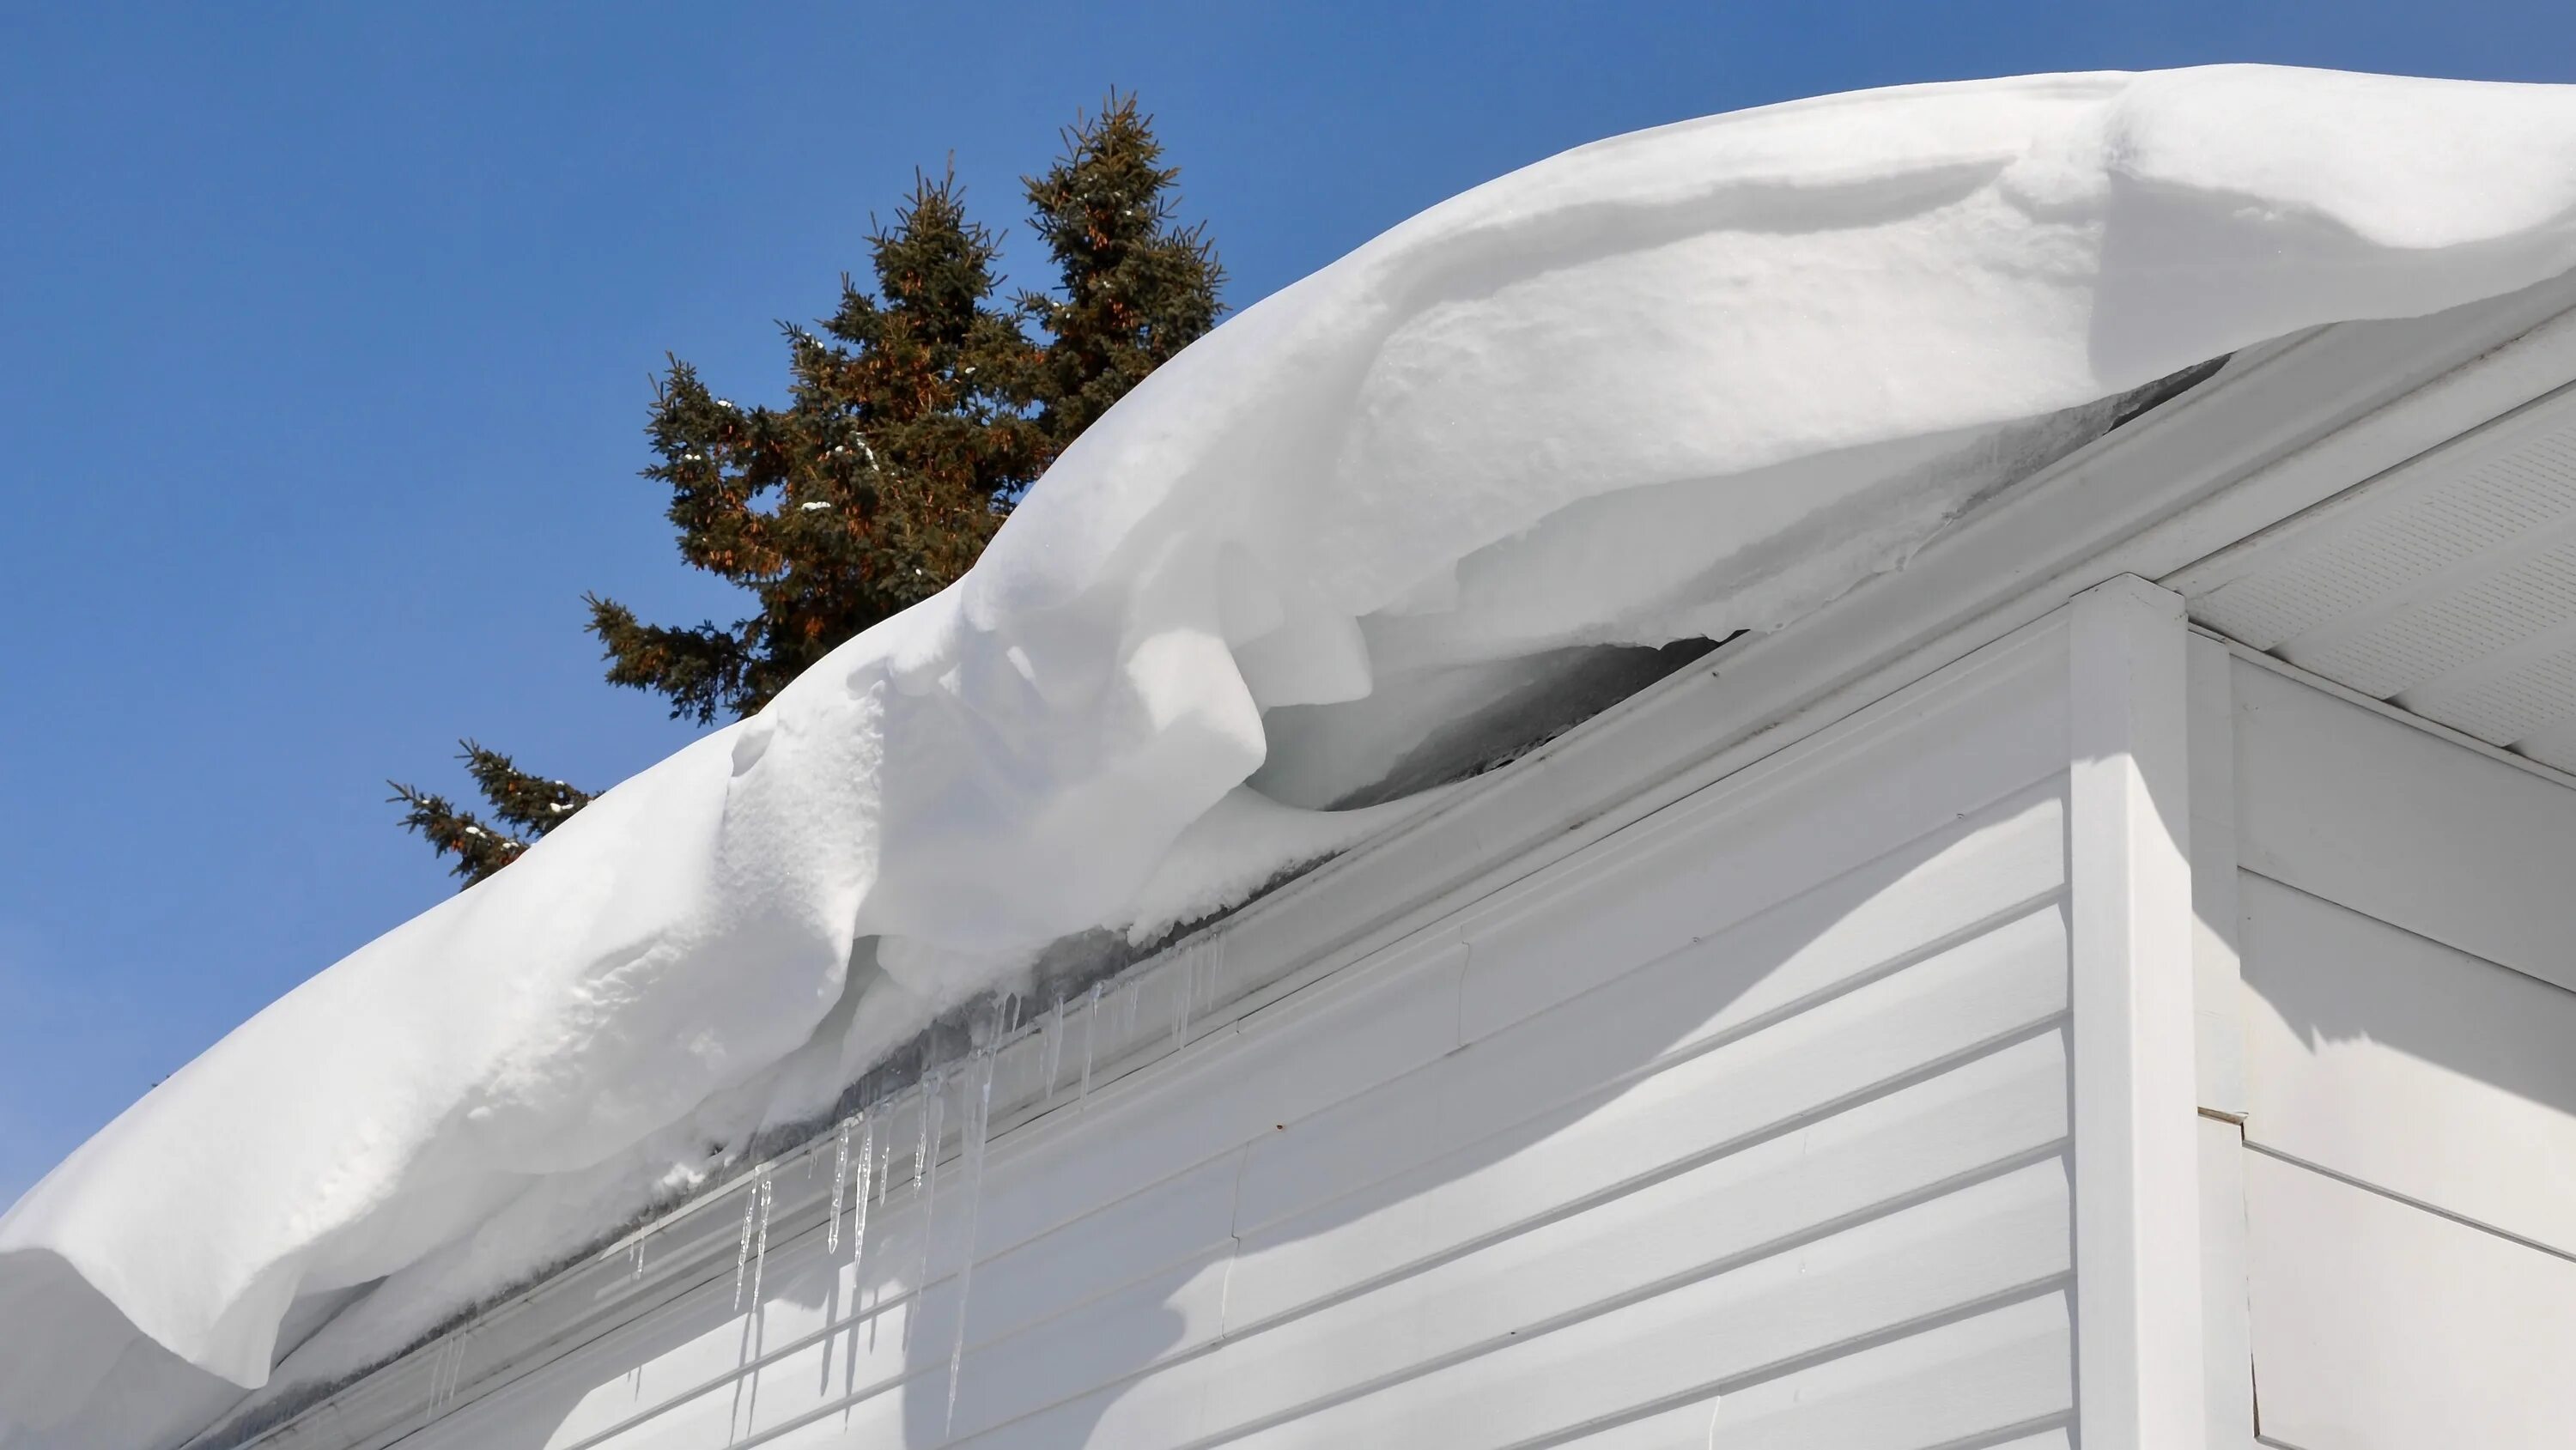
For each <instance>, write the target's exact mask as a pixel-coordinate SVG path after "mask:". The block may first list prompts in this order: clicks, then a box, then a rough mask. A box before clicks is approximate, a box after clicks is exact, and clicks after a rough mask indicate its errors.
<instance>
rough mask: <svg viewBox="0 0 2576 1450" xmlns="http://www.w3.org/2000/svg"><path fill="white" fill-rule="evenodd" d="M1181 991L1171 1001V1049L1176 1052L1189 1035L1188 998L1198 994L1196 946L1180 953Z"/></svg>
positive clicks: (1178, 964) (1197, 955)
mask: <svg viewBox="0 0 2576 1450" xmlns="http://www.w3.org/2000/svg"><path fill="white" fill-rule="evenodd" d="M1175 965H1177V966H1178V967H1179V968H1180V978H1181V991H1180V995H1179V996H1178V997H1176V998H1174V999H1173V1002H1172V1050H1173V1051H1174V1052H1178V1051H1180V1050H1181V1046H1182V1044H1183V1043H1186V1042H1187V1041H1188V1040H1189V1036H1190V999H1191V998H1193V997H1195V996H1197V995H1198V989H1199V954H1198V951H1197V949H1196V948H1193V949H1191V950H1189V951H1186V952H1183V953H1182V954H1181V959H1180V961H1179V962H1178V963H1176V964H1175Z"/></svg>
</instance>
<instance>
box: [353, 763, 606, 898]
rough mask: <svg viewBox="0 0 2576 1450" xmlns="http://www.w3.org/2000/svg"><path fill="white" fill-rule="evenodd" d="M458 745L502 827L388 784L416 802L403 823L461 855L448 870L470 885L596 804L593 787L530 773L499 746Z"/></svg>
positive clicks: (401, 799) (398, 798)
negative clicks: (592, 801)
mask: <svg viewBox="0 0 2576 1450" xmlns="http://www.w3.org/2000/svg"><path fill="white" fill-rule="evenodd" d="M456 744H457V751H458V753H457V757H456V758H457V759H459V760H462V761H464V762H465V773H466V774H467V775H469V776H471V777H473V780H474V787H475V789H476V790H478V791H481V792H482V794H483V798H484V799H485V800H486V801H489V802H490V803H491V808H492V815H493V818H494V819H495V820H497V821H498V822H500V828H499V829H495V828H494V827H492V826H489V825H486V824H484V822H483V821H482V820H480V819H479V818H477V817H475V816H474V815H472V814H470V813H468V812H465V811H461V810H458V809H457V808H456V807H455V806H454V805H452V804H450V803H449V802H448V800H447V798H446V797H445V796H439V795H431V794H429V793H428V792H426V791H420V790H414V789H413V788H412V787H410V786H407V785H404V784H402V783H401V782H399V781H388V782H386V783H387V784H388V785H391V786H392V787H393V788H394V794H393V800H394V802H395V803H396V804H400V805H406V806H409V807H410V809H409V810H407V811H405V812H404V813H403V820H402V823H403V828H404V829H405V830H411V831H418V832H419V833H420V834H421V836H422V837H423V838H424V839H426V840H427V841H428V842H429V845H430V849H431V850H433V851H436V852H437V853H438V854H439V855H441V856H447V855H453V856H455V857H456V864H455V865H453V866H451V867H449V868H448V870H449V871H450V873H451V874H454V875H457V876H462V877H464V878H465V884H466V885H468V886H471V885H473V884H474V883H475V882H477V881H480V880H482V879H483V878H484V877H486V876H489V875H491V874H492V873H493V872H495V871H498V870H500V869H501V868H502V867H504V866H507V865H509V864H510V863H511V862H512V861H514V860H516V859H518V855H519V853H520V852H521V851H524V850H526V849H528V846H529V843H531V842H533V841H534V840H536V838H537V837H539V836H542V835H544V834H545V833H546V832H548V831H551V830H553V829H554V828H555V827H557V826H560V825H562V824H563V823H564V822H566V821H568V820H570V819H572V815H573V812H575V811H578V810H580V809H581V808H582V807H583V806H586V805H588V804H590V795H589V793H588V792H586V791H580V790H575V789H574V788H573V787H572V786H570V785H567V784H565V783H564V782H562V781H560V780H546V779H544V778H542V777H540V776H535V775H530V774H529V773H528V772H526V771H524V770H521V769H519V767H518V766H517V765H515V764H513V763H511V760H510V757H508V756H506V755H503V754H502V753H501V752H499V751H497V750H486V749H484V748H483V747H482V746H480V745H477V744H475V743H474V742H473V741H471V740H460V741H458V742H456Z"/></svg>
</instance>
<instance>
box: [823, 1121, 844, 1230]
mask: <svg viewBox="0 0 2576 1450" xmlns="http://www.w3.org/2000/svg"><path fill="white" fill-rule="evenodd" d="M849 1186H850V1120H849V1119H847V1118H843V1119H842V1120H841V1131H840V1133H839V1134H838V1135H837V1138H836V1141H835V1143H834V1146H833V1149H832V1216H831V1218H829V1219H828V1220H826V1221H825V1222H824V1224H823V1252H825V1253H827V1254H830V1253H837V1252H839V1251H840V1247H841V1195H842V1193H843V1192H844V1191H846V1190H847V1189H848V1188H849Z"/></svg>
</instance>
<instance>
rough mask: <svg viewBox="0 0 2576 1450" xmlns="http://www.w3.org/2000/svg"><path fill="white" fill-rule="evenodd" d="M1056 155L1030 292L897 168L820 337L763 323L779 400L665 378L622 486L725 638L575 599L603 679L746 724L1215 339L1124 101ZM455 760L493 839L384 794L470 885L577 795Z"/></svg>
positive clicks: (913, 598) (945, 572) (957, 570)
mask: <svg viewBox="0 0 2576 1450" xmlns="http://www.w3.org/2000/svg"><path fill="white" fill-rule="evenodd" d="M1061 139H1062V142H1063V146H1064V150H1063V154H1061V155H1060V156H1058V157H1057V158H1056V160H1055V162H1054V164H1053V165H1051V166H1050V167H1049V168H1048V169H1047V170H1046V171H1045V172H1043V173H1041V174H1039V175H1037V176H1031V177H1024V178H1022V183H1023V187H1024V190H1025V192H1026V196H1027V201H1028V204H1029V207H1030V209H1031V219H1032V223H1033V225H1034V228H1035V231H1036V233H1037V236H1038V238H1039V240H1040V241H1042V242H1043V243H1044V244H1045V246H1046V250H1047V253H1048V256H1049V257H1050V259H1051V260H1052V262H1053V264H1054V267H1055V272H1056V286H1055V288H1054V290H1052V291H1046V292H1040V291H1023V292H1020V293H1018V294H1016V295H1015V296H1013V297H1011V298H1009V299H1007V300H1005V299H1003V298H1001V297H1000V296H999V289H1000V286H1001V282H1002V278H1001V277H1000V275H999V273H998V272H997V271H996V264H997V261H998V258H999V242H998V239H997V238H996V237H995V236H994V234H993V233H991V232H990V231H989V230H987V229H986V228H985V227H984V226H982V225H981V224H980V223H977V222H976V221H975V220H973V218H972V217H971V216H970V215H969V214H968V213H967V210H966V205H965V196H964V194H963V192H962V190H961V189H960V188H959V187H958V186H957V184H956V182H955V179H954V176H953V174H949V173H945V172H943V173H942V174H941V175H940V176H939V177H938V178H936V179H933V178H931V177H930V176H928V175H926V174H922V173H918V172H916V173H915V175H914V181H913V188H912V191H911V194H910V195H909V196H907V197H906V198H905V199H904V201H903V203H902V204H901V205H900V206H898V207H897V208H896V209H895V212H894V215H893V219H892V221H891V222H890V223H887V224H883V225H875V226H873V227H872V230H871V231H870V233H869V235H868V238H867V256H868V263H869V270H870V273H871V275H872V286H870V287H866V288H862V287H860V286H859V285H858V284H856V283H854V282H853V281H852V280H851V279H850V278H849V277H848V276H847V275H844V276H843V277H842V279H841V296H840V304H839V306H838V308H837V309H836V310H835V311H834V312H833V314H832V315H831V316H830V317H829V318H826V319H824V320H822V321H821V322H819V323H817V324H815V325H814V326H813V327H811V328H808V327H802V326H798V325H795V324H792V323H781V324H780V330H781V332H782V333H783V334H784V337H785V341H786V343H787V351H788V358H787V363H788V401H787V403H786V405H785V406H783V407H776V408H771V407H748V408H747V407H741V406H738V405H736V404H734V403H733V402H731V401H730V400H729V399H727V398H724V397H721V396H719V395H717V394H716V393H715V392H713V391H712V390H711V389H709V388H708V386H707V385H706V383H705V382H704V381H703V380H702V379H701V378H700V377H699V375H698V372H697V370H696V369H695V368H693V367H691V366H690V365H689V364H688V363H686V362H684V361H682V360H680V359H678V358H676V357H675V358H672V359H670V360H669V364H670V365H669V368H668V371H667V372H665V373H664V374H663V376H661V377H660V378H658V379H657V380H656V381H655V384H654V395H653V403H652V407H651V410H650V413H649V416H648V419H647V423H646V428H645V435H646V438H647V441H648V443H649V445H650V447H651V448H652V451H653V454H654V457H655V460H656V461H655V462H654V463H652V464H651V465H650V466H648V467H646V468H645V469H644V470H643V476H644V477H646V478H648V479H651V480H653V481H654V482H655V483H656V484H657V485H659V486H660V487H661V488H662V489H663V490H664V491H665V493H666V494H667V498H668V503H667V505H666V512H667V515H668V517H669V518H670V520H671V524H672V526H673V528H674V529H675V530H676V531H677V534H678V541H677V542H678V546H679V550H680V557H681V558H682V560H684V561H685V562H686V563H688V564H689V566H690V567H692V568H696V569H703V570H706V571H708V572H709V573H712V574H715V575H717V576H718V577H720V578H723V579H725V580H727V581H729V582H731V583H733V584H735V585H737V586H739V587H740V588H742V589H743V590H744V591H745V592H746V594H747V595H748V596H749V600H748V603H749V606H750V607H749V611H748V612H747V613H746V614H744V615H743V616H742V617H740V618H738V619H735V620H734V621H733V622H732V623H730V624H719V623H716V622H714V621H712V620H710V621H703V622H701V623H698V624H694V625H663V624H648V623H646V622H644V621H642V620H640V619H638V618H637V617H636V615H635V614H634V612H633V611H632V610H630V609H628V608H627V607H626V606H624V605H622V604H619V603H617V602H615V601H614V600H610V599H606V598H602V597H599V596H597V595H588V596H585V600H586V602H587V603H588V605H589V608H590V628H591V631H592V633H593V634H594V635H596V636H597V637H598V639H599V641H600V643H601V645H602V646H603V649H604V652H605V655H606V658H607V661H608V670H607V675H608V679H609V682H610V683H612V684H617V685H624V686H628V687H631V688H634V689H640V690H647V691H651V692H652V693H655V694H658V695H660V696H662V697H663V698H664V699H665V700H666V701H667V702H668V704H669V706H670V711H671V713H672V715H673V716H675V717H678V718H682V719H693V720H696V721H698V722H699V723H701V724H712V723H714V722H716V721H717V720H719V719H725V718H738V717H740V716H744V715H748V714H751V713H753V712H754V711H756V710H758V709H759V708H760V707H761V706H763V705H765V704H767V703H768V702H769V701H770V699H771V698H773V697H774V696H775V695H776V694H777V693H778V691H779V690H780V689H782V688H784V687H785V685H786V684H787V682H788V681H789V680H792V679H794V678H795V677H796V676H797V675H798V674H800V673H802V672H803V671H804V670H805V669H806V668H808V667H809V666H811V665H812V664H813V663H814V662H816V661H817V660H820V659H821V658H822V657H823V656H824V655H825V654H827V653H829V652H830V651H831V650H832V649H833V648H834V647H836V646H838V645H839V644H841V643H842V642H843V641H845V640H848V639H850V638H851V637H852V636H854V635H857V634H858V633H860V632H861V631H862V630H865V629H867V628H868V627H869V626H871V625H873V624H876V623H878V622H879V621H881V620H884V619H887V618H889V617H891V616H893V615H895V614H897V613H899V612H901V611H902V610H904V609H905V608H907V607H909V606H911V605H912V604H915V603H917V602H919V601H921V600H923V599H926V598H928V597H930V596H931V595H933V594H935V593H937V592H939V591H940V590H942V589H945V588H946V587H948V586H949V585H950V584H951V583H954V582H955V581H956V580H957V579H958V577H959V576H961V575H963V574H964V573H965V572H966V570H967V568H968V566H970V565H971V564H973V563H974V561H975V558H976V556H977V555H979V554H980V553H982V552H983V549H984V545H985V544H986V543H987V542H988V541H989V540H990V539H991V538H992V536H993V534H994V532H995V531H996V530H997V529H999V528H1000V527H1001V523H1002V519H1003V517H1004V516H1005V515H1007V514H1008V513H1009V511H1010V509H1011V507H1012V505H1013V504H1015V503H1017V502H1018V500H1019V499H1020V497H1021V496H1022V495H1023V494H1025V493H1026V492H1027V491H1028V488H1029V486H1030V485H1031V484H1033V483H1035V482H1036V481H1037V479H1038V476H1039V475H1040V474H1042V473H1044V472H1045V471H1046V468H1047V465H1048V464H1050V463H1052V462H1053V461H1054V459H1055V457H1056V456H1057V455H1058V454H1059V453H1061V452H1062V451H1063V450H1064V449H1065V447H1066V446H1068V445H1069V444H1071V443H1072V442H1073V440H1074V439H1075V438H1076V437H1077V436H1079V435H1080V434H1081V432H1082V430H1083V429H1085V428H1087V427H1089V426H1090V425H1091V424H1092V422H1093V421H1094V420H1096V419H1098V418H1099V416H1100V415H1101V414H1102V413H1105V412H1107V411H1108V410H1109V407H1110V405H1111V404H1113V403H1115V402H1116V401H1117V400H1118V399H1119V398H1120V397H1122V396H1124V395H1125V394H1126V393H1127V391H1128V390H1129V389H1131V388H1133V387H1134V386H1135V385H1136V384H1137V383H1138V382H1140V381H1142V380H1143V379H1144V377H1145V375H1146V374H1148V373H1150V372H1152V371H1153V370H1154V369H1155V368H1156V367H1159V366H1161V365H1162V364H1163V363H1164V362H1165V361H1167V360H1169V359H1170V358H1171V357H1172V356H1173V355H1174V354H1175V353H1178V352H1179V351H1180V350H1181V349H1182V348H1184V347H1186V346H1188V345H1189V344H1190V343H1191V342H1192V341H1194V340H1196V339H1197V338H1198V337H1200V336H1201V335H1203V334H1204V333H1206V332H1207V330H1208V329H1209V328H1211V327H1213V326H1214V325H1215V324H1216V320H1217V317H1218V314H1219V312H1220V310H1221V306H1220V303H1219V302H1218V290H1219V288H1220V287H1221V286H1222V285H1223V282H1224V271H1223V269H1222V267H1220V266H1219V264H1218V262H1217V258H1216V253H1215V250H1214V249H1213V247H1212V246H1211V245H1210V244H1209V242H1208V240H1207V237H1206V235H1205V231H1204V229H1203V228H1202V227H1198V226H1188V227H1184V226H1181V225H1179V224H1178V222H1177V221H1176V220H1175V218H1176V217H1177V215H1178V200H1177V197H1176V194H1175V191H1174V187H1175V184H1176V182H1177V179H1178V177H1179V175H1180V172H1179V169H1178V168H1176V167H1171V166H1166V165H1163V164H1162V145H1161V143H1160V142H1159V141H1158V140H1156V139H1155V136H1154V133H1153V122H1152V118H1151V117H1150V116H1147V115H1146V114H1144V113H1143V112H1142V111H1141V110H1139V109H1138V107H1137V104H1136V98H1135V97H1134V96H1133V95H1120V94H1118V93H1117V92H1115V91H1113V92H1111V93H1110V95H1109V98H1108V101H1107V103H1106V104H1105V105H1104V106H1103V107H1102V108H1101V110H1100V111H1099V112H1098V113H1097V114H1096V115H1084V116H1080V117H1078V118H1077V119H1076V120H1075V122H1074V124H1073V125H1072V126H1070V127H1068V128H1066V129H1065V130H1064V132H1063V133H1062V137H1061ZM462 745H463V750H464V756H463V759H464V760H465V761H466V764H467V770H468V774H469V775H471V776H472V777H473V779H474V781H475V784H476V787H477V789H478V790H479V791H480V792H481V794H482V795H483V797H484V798H485V800H487V801H488V802H490V803H491V808H492V813H493V817H494V820H495V822H496V823H498V824H497V825H486V824H485V823H484V822H482V821H481V820H478V819H477V818H475V817H474V816H472V815H469V814H466V813H464V812H462V811H460V810H458V809H457V808H456V807H455V806H454V805H453V804H452V803H450V802H448V801H447V800H445V799H443V798H442V797H439V796H436V795H430V794H425V793H423V792H419V791H415V790H413V789H412V788H410V787H408V786H399V785H398V786H396V787H395V791H396V797H395V798H396V800H397V801H400V802H402V803H404V804H406V805H407V806H408V807H409V809H408V812H407V814H406V815H405V817H404V824H405V825H406V826H407V827H408V828H410V829H413V830H416V831H419V832H420V833H421V834H422V835H423V836H424V837H425V838H426V839H428V840H429V842H430V844H431V845H432V847H433V848H434V849H436V850H437V851H438V852H440V853H441V854H455V855H456V856H457V857H458V864H457V866H456V867H455V870H456V871H457V873H458V874H460V875H463V876H465V877H466V878H467V880H468V883H469V884H470V883H471V882H472V881H476V880H480V879H482V877H484V876H486V875H489V874H490V873H491V872H493V871H496V870H499V869H500V868H501V867H502V866H505V865H507V864H508V863H509V862H510V861H511V860H514V859H516V857H517V855H518V853H519V852H520V851H522V850H524V849H525V847H526V846H527V845H528V844H529V843H530V842H531V841H533V840H534V839H535V838H536V837H538V836H541V835H543V834H544V833H545V832H546V831H548V830H551V829H553V826H554V825H555V824H559V823H560V821H561V820H562V819H564V818H566V817H568V816H569V815H570V814H571V813H572V812H573V811H577V810H579V809H580V807H581V804H582V803H583V802H586V801H587V800H588V799H589V797H587V796H585V795H583V794H582V793H581V792H579V791H576V790H573V789H572V788H571V787H570V786H566V785H563V784H562V783H561V782H559V781H545V780H541V779H540V778H538V777H536V776H533V775H529V774H527V773H525V772H521V771H519V770H518V769H517V767H516V766H515V765H513V764H512V763H511V762H510V760H509V758H508V757H506V756H502V755H499V754H497V753H495V752H491V751H487V750H485V749H483V748H482V747H480V746H478V745H475V744H474V743H473V742H471V741H466V742H463V743H462ZM513 832H515V833H516V834H512V833H513Z"/></svg>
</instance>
